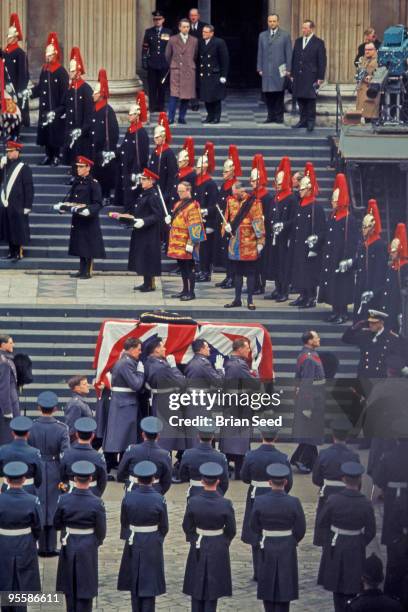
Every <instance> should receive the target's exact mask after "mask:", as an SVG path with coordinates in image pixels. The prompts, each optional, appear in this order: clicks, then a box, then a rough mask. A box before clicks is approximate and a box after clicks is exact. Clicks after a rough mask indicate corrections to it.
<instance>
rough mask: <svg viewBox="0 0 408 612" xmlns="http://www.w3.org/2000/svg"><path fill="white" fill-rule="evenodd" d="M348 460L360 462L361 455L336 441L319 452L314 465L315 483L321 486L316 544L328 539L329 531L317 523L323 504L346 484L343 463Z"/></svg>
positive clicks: (313, 475) (317, 519)
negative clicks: (342, 472)
mask: <svg viewBox="0 0 408 612" xmlns="http://www.w3.org/2000/svg"><path fill="white" fill-rule="evenodd" d="M347 461H355V462H356V463H360V457H359V456H358V453H355V452H354V451H353V450H351V449H350V448H348V446H347V445H346V444H344V443H343V442H336V443H335V444H332V445H331V446H329V448H323V449H322V450H321V451H320V452H319V455H318V457H317V459H316V461H315V463H314V465H313V474H312V480H313V484H315V485H316V486H318V487H319V488H320V496H319V502H318V504H317V510H316V521H315V531H314V538H313V544H314V545H315V546H323V544H324V542H325V540H326V537H327V533H326V532H325V531H321V530H319V529H318V527H317V524H318V522H319V517H320V514H321V511H322V509H323V506H324V505H325V503H326V501H327V500H328V498H329V497H330V495H333V493H338V492H339V491H342V490H343V488H344V484H343V482H342V480H341V478H342V474H341V465H342V464H343V463H346V462H347ZM326 480H331V481H337V482H338V486H335V485H333V484H330V485H329V484H326V483H325V481H326Z"/></svg>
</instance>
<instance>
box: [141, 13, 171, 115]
mask: <svg viewBox="0 0 408 612" xmlns="http://www.w3.org/2000/svg"><path fill="white" fill-rule="evenodd" d="M152 16H153V27H152V28H147V30H145V33H144V38H143V47H142V66H143V68H144V69H145V70H147V83H148V88H149V101H150V110H151V112H152V113H155V112H160V111H163V110H164V96H165V93H166V89H167V86H168V80H167V76H168V70H169V65H168V63H167V60H166V55H165V51H166V46H167V43H168V42H169V39H170V36H171V35H172V31H171V30H170V29H169V28H164V27H163V24H164V15H163V14H162V12H161V11H158V10H156V11H153V13H152Z"/></svg>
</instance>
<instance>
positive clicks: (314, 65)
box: [292, 20, 326, 131]
mask: <svg viewBox="0 0 408 612" xmlns="http://www.w3.org/2000/svg"><path fill="white" fill-rule="evenodd" d="M314 29H315V24H314V23H313V21H310V20H307V21H304V22H303V24H302V36H300V37H299V38H297V39H296V41H295V45H294V47H293V57H292V79H293V97H294V98H296V99H297V101H298V104H299V110H300V121H299V122H298V123H297V124H296V125H295V126H294V127H306V128H307V129H308V130H309V131H312V130H313V129H314V126H315V120H316V98H317V92H318V89H319V87H320V85H321V84H322V83H323V81H324V75H325V72H326V48H325V45H324V41H323V40H321V39H320V38H318V37H317V36H316V35H315V34H314Z"/></svg>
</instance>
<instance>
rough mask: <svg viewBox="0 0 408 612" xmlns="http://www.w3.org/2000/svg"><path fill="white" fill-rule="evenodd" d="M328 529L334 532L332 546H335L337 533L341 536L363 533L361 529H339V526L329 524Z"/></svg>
mask: <svg viewBox="0 0 408 612" xmlns="http://www.w3.org/2000/svg"><path fill="white" fill-rule="evenodd" d="M330 530H331V531H333V532H334V536H333V539H332V542H331V545H332V546H336V542H337V538H338V536H339V535H343V536H358V535H361V534H362V533H364V528H363V529H340V527H335V526H334V525H331V526H330Z"/></svg>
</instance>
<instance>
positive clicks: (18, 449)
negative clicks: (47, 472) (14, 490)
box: [0, 438, 42, 495]
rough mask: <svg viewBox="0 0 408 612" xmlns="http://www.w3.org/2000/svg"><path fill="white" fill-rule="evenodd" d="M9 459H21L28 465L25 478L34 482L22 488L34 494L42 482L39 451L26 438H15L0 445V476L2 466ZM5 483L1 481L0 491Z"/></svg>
mask: <svg viewBox="0 0 408 612" xmlns="http://www.w3.org/2000/svg"><path fill="white" fill-rule="evenodd" d="M10 461H22V462H23V463H26V464H27V465H28V472H27V474H26V478H30V479H32V480H33V481H34V484H26V485H25V486H24V487H23V488H24V490H25V491H26V492H27V493H31V494H32V495H36V489H38V488H39V487H40V486H41V483H42V464H41V455H40V451H39V450H38V449H36V448H33V447H32V446H30V445H29V444H28V442H26V440H23V439H22V438H20V439H15V440H13V441H12V442H10V443H9V444H4V445H3V446H1V447H0V476H3V467H4V466H5V465H6V463H9V462H10ZM6 489H7V485H6V484H4V483H3V485H2V487H1V491H2V492H4V491H5V490H6Z"/></svg>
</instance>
